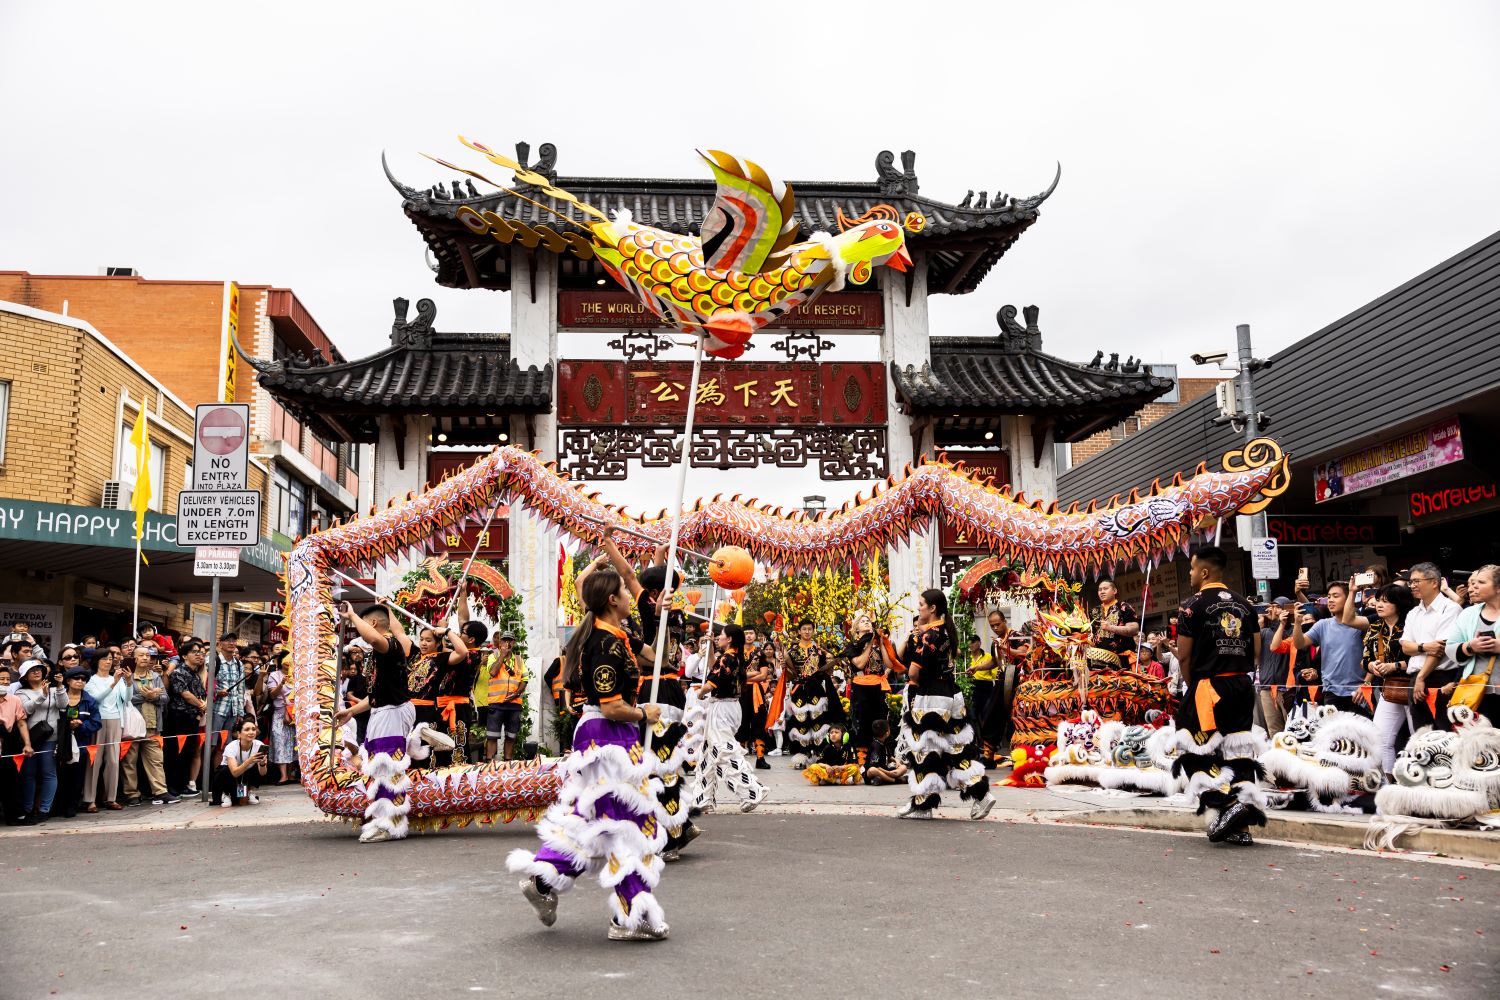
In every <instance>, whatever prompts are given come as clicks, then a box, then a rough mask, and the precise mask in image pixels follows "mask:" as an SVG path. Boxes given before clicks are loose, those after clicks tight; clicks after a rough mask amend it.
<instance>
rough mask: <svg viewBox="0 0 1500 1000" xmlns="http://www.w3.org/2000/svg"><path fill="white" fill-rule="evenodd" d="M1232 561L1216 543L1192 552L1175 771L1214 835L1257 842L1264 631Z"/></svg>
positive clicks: (1182, 622)
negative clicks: (1232, 574)
mask: <svg viewBox="0 0 1500 1000" xmlns="http://www.w3.org/2000/svg"><path fill="white" fill-rule="evenodd" d="M1227 565H1228V559H1227V558H1226V557H1225V555H1224V550H1223V549H1221V548H1219V547H1218V546H1215V545H1209V546H1205V547H1203V548H1201V549H1199V550H1198V551H1197V552H1195V553H1193V561H1192V569H1191V570H1190V571H1189V573H1188V581H1189V583H1191V585H1192V586H1193V588H1194V589H1195V590H1196V591H1197V593H1196V594H1195V596H1194V597H1193V598H1192V599H1191V600H1190V601H1188V603H1187V604H1186V605H1184V606H1183V608H1182V610H1181V612H1179V614H1178V625H1177V654H1178V657H1179V658H1180V659H1181V661H1182V665H1183V671H1184V674H1185V678H1186V680H1187V685H1188V693H1187V696H1186V697H1185V698H1183V701H1182V707H1181V708H1179V709H1178V710H1177V729H1178V732H1179V734H1180V735H1179V737H1178V739H1179V744H1180V746H1181V747H1182V751H1183V753H1182V756H1181V757H1179V758H1178V759H1177V761H1176V762H1175V763H1174V764H1173V766H1172V771H1173V773H1174V774H1182V773H1185V774H1187V775H1188V787H1187V793H1188V794H1189V795H1193V794H1195V793H1196V795H1197V797H1198V812H1199V813H1200V814H1205V815H1206V816H1207V824H1208V839H1209V840H1211V841H1213V842H1215V843H1229V844H1250V843H1252V841H1251V839H1250V831H1249V829H1248V828H1249V827H1250V826H1252V825H1255V826H1265V825H1266V812H1265V810H1266V797H1265V792H1264V791H1263V790H1262V789H1261V787H1260V784H1259V781H1260V778H1261V777H1262V776H1263V774H1264V772H1263V770H1262V768H1261V766H1260V763H1259V762H1258V761H1257V760H1256V759H1255V757H1256V754H1257V753H1258V752H1259V751H1260V749H1262V748H1261V747H1260V746H1259V743H1260V740H1259V739H1258V738H1256V737H1255V736H1253V735H1252V734H1251V726H1252V725H1253V724H1254V717H1255V683H1254V680H1253V678H1254V675H1255V667H1256V664H1258V663H1259V662H1260V644H1261V638H1260V632H1259V631H1258V630H1257V627H1256V626H1257V618H1256V614H1255V611H1254V609H1253V608H1251V607H1250V604H1249V602H1248V601H1246V600H1245V599H1244V598H1243V597H1241V596H1240V595H1239V594H1236V593H1234V592H1233V591H1232V590H1230V589H1229V588H1228V587H1226V586H1225V585H1224V584H1223V583H1221V582H1220V581H1221V580H1222V579H1223V577H1224V569H1225V567H1226V566H1227Z"/></svg>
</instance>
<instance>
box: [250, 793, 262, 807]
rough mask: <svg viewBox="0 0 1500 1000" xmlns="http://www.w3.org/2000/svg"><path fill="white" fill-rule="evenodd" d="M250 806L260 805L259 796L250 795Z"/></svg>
mask: <svg viewBox="0 0 1500 1000" xmlns="http://www.w3.org/2000/svg"><path fill="white" fill-rule="evenodd" d="M250 804H251V805H252V806H258V805H260V796H259V795H252V796H250Z"/></svg>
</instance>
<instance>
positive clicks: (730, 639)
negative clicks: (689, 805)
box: [693, 625, 767, 812]
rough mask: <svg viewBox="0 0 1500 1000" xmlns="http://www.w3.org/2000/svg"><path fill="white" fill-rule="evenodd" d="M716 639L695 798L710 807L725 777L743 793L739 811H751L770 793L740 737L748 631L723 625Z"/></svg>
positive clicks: (705, 686) (704, 807)
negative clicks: (749, 760) (752, 767)
mask: <svg viewBox="0 0 1500 1000" xmlns="http://www.w3.org/2000/svg"><path fill="white" fill-rule="evenodd" d="M715 641H716V642H717V643H718V656H717V657H715V659H714V662H713V666H712V667H710V668H709V671H708V678H707V679H706V680H705V681H704V682H703V686H702V689H701V690H702V692H703V694H704V695H705V702H706V709H707V719H706V721H705V730H706V731H705V733H704V745H703V759H702V760H701V761H700V762H699V763H698V773H697V777H696V781H695V783H694V788H693V802H694V804H695V805H696V806H697V808H699V809H702V810H704V811H705V812H706V811H708V810H710V809H712V808H713V807H714V803H715V801H716V799H717V797H718V791H719V780H720V779H721V778H722V779H724V780H726V781H728V782H729V787H730V788H731V789H732V790H733V791H734V793H735V794H736V795H737V796H739V800H740V812H750V811H751V810H753V809H754V808H755V807H756V806H758V805H760V804H761V803H762V802H764V801H765V799H766V794H767V793H766V788H765V786H764V785H762V784H761V783H760V782H759V781H758V780H757V779H756V777H755V775H754V773H752V772H751V770H750V768H749V766H748V765H747V764H746V763H745V748H744V747H742V746H740V744H739V741H738V740H737V739H736V734H737V733H738V732H739V730H740V723H741V722H742V721H743V719H742V717H741V715H740V688H741V686H742V685H743V684H744V681H745V630H744V629H743V628H741V627H740V626H738V625H725V626H724V627H723V629H722V630H721V631H720V632H719V633H718V634H717V635H716V636H715ZM726 772H727V773H726Z"/></svg>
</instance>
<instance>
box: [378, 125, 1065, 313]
mask: <svg viewBox="0 0 1500 1000" xmlns="http://www.w3.org/2000/svg"><path fill="white" fill-rule="evenodd" d="M528 152H529V150H528V149H527V147H525V145H524V144H518V145H517V159H518V160H519V161H520V162H521V163H522V164H525V163H526V159H527V154H528ZM540 152H541V159H540V160H539V161H538V162H537V163H534V164H531V165H530V169H532V170H534V171H536V172H537V173H540V174H544V175H546V176H547V177H549V178H552V180H553V182H554V183H555V184H556V185H557V186H558V187H560V188H562V189H563V190H565V191H568V192H571V193H572V194H574V195H577V196H578V198H579V199H580V200H582V201H584V202H586V203H588V204H590V205H593V206H595V207H596V208H599V209H602V210H604V211H605V212H612V211H614V210H615V209H617V208H626V209H629V210H630V212H631V214H632V216H633V217H634V219H635V221H637V222H640V223H643V224H645V225H651V226H659V227H661V228H663V229H668V230H672V231H674V232H681V233H688V234H694V235H695V234H697V233H698V231H699V227H701V226H702V224H703V218H704V215H705V214H707V212H708V208H709V206H710V205H711V204H712V203H713V199H714V190H715V188H714V182H713V181H712V180H710V179H703V180H668V179H657V178H646V179H642V178H616V177H558V176H557V174H556V169H555V164H556V159H557V154H556V150H555V149H553V148H552V147H551V145H550V144H547V145H543V146H542V147H541V149H540ZM902 161H903V164H904V170H903V169H900V168H897V167H896V165H895V156H894V155H892V154H891V153H890V152H888V151H887V152H882V153H881V154H880V155H879V156H877V157H876V159H875V170H876V174H877V177H876V178H875V179H872V180H870V181H868V182H845V181H795V180H794V181H790V182H789V183H790V184H791V186H792V189H793V191H794V192H795V193H796V199H797V218H798V219H799V220H800V221H801V223H802V238H804V239H805V238H807V237H808V236H809V235H811V234H812V233H814V232H816V231H818V230H824V231H829V232H836V231H837V230H838V212H839V211H842V212H843V213H844V214H845V215H846V216H849V217H851V218H852V217H855V216H858V215H861V214H863V213H865V212H866V211H868V210H869V209H870V208H872V207H873V206H875V205H879V204H887V205H891V206H892V207H894V208H895V209H896V210H897V211H899V212H900V213H901V214H902V215H903V216H904V215H905V214H907V213H909V212H920V213H921V214H922V215H923V216H925V217H926V219H927V226H926V228H925V229H924V230H923V231H922V232H921V233H918V234H915V235H911V236H909V237H908V239H909V241H910V243H911V247H912V250H913V252H914V253H925V254H926V256H927V258H928V261H929V270H928V282H927V285H928V291H929V292H933V293H964V292H971V291H973V290H974V289H975V288H977V287H978V286H979V283H980V282H981V281H982V280H983V279H984V276H985V275H986V274H987V273H989V270H990V268H992V267H994V265H995V263H996V262H997V261H999V260H1000V258H1001V257H1002V256H1004V254H1005V252H1006V251H1007V250H1008V249H1010V246H1011V244H1013V243H1014V242H1015V241H1016V240H1017V239H1018V238H1019V237H1020V235H1021V234H1022V233H1023V232H1025V231H1026V229H1027V228H1029V227H1030V226H1031V224H1032V223H1034V222H1036V220H1037V218H1038V215H1039V210H1040V208H1041V204H1042V202H1044V201H1046V200H1047V198H1048V196H1050V195H1051V194H1052V191H1053V189H1054V188H1056V186H1057V181H1056V180H1055V179H1054V180H1053V182H1052V186H1051V187H1049V188H1047V190H1046V191H1043V192H1042V193H1041V194H1037V195H1033V196H1031V197H1023V198H1015V197H1011V196H1008V195H1006V194H1004V193H1003V192H999V191H997V192H996V193H995V197H994V198H993V199H991V198H990V197H989V196H988V192H986V191H981V192H979V195H978V197H977V198H976V197H975V196H974V192H973V191H970V192H969V193H968V195H967V196H965V197H964V199H963V200H962V201H961V202H960V203H959V204H956V205H955V204H950V203H947V202H942V201H937V200H934V199H932V198H928V197H923V196H921V195H919V194H918V193H917V192H918V184H917V176H916V172H915V162H916V154H914V153H912V152H911V151H910V150H908V151H907V152H905V153H903V154H902ZM1060 174H1061V170H1060V168H1059V176H1060ZM386 176H387V177H388V178H389V179H390V182H391V184H392V185H393V186H394V187H395V188H396V190H397V191H398V192H400V194H401V196H402V199H403V202H402V208H403V210H404V211H405V212H406V215H407V217H408V218H409V219H411V221H412V223H413V224H414V225H415V226H416V227H417V229H418V230H419V231H420V232H421V233H422V237H423V239H425V240H426V242H427V246H428V248H429V249H430V250H431V251H432V254H433V256H434V257H435V258H436V259H437V281H438V284H440V285H445V286H448V287H452V288H498V289H508V288H510V286H511V274H510V255H509V253H508V252H506V253H500V252H497V251H498V250H500V249H503V248H501V247H499V246H497V245H496V243H495V241H494V240H493V239H492V238H491V237H489V236H488V235H483V234H480V235H476V234H475V233H474V232H472V231H471V230H469V229H468V228H467V227H466V226H464V225H463V223H462V222H460V221H459V219H458V212H459V210H460V209H461V208H464V207H465V206H467V207H469V208H472V209H474V210H476V211H479V212H484V211H492V212H495V213H496V214H498V215H500V216H502V217H503V218H506V219H513V220H519V221H521V222H524V223H526V224H527V225H530V226H537V225H548V226H552V227H554V228H556V229H558V230H562V231H565V230H567V229H569V228H570V227H568V226H567V224H566V223H563V222H561V220H559V219H557V217H556V216H554V215H553V214H552V213H550V212H547V211H545V210H543V209H541V208H539V207H537V206H536V205H534V204H531V203H529V202H527V201H524V200H522V199H519V198H516V197H515V196H513V195H510V194H505V193H503V192H496V193H493V194H484V195H482V194H480V193H479V191H478V189H477V188H476V187H475V185H474V183H473V181H469V180H465V181H464V184H463V186H460V184H459V182H458V181H453V182H452V185H451V187H448V186H445V185H444V184H442V183H439V184H436V185H434V186H433V187H430V188H426V189H422V190H418V189H416V188H412V187H409V186H407V185H405V184H402V183H401V182H400V181H398V180H396V178H395V177H394V176H393V175H392V174H391V172H390V170H389V168H387V169H386ZM495 180H497V181H500V182H502V183H504V182H505V180H508V178H507V179H504V180H502V178H499V177H496V178H495ZM519 190H520V191H521V192H522V193H524V194H526V195H527V197H533V198H536V199H537V200H540V201H542V202H543V203H544V204H547V205H549V206H550V207H552V208H554V209H557V210H559V211H563V212H567V213H569V214H570V215H571V216H572V217H573V218H577V219H579V220H580V221H583V220H584V218H585V217H584V216H583V215H582V213H579V212H578V211H576V210H574V209H571V208H570V207H569V206H568V205H567V204H566V203H565V202H560V201H557V200H555V199H552V198H547V197H543V196H541V195H540V193H539V192H538V191H537V190H536V189H534V188H520V189H519ZM564 259H565V260H568V258H566V257H565V258H564ZM569 264H570V267H569V268H568V270H566V271H565V276H567V273H568V271H575V272H576V274H577V275H578V276H579V278H580V280H587V279H589V278H591V277H593V276H594V275H595V274H596V273H597V274H600V275H602V273H603V272H602V271H600V270H599V269H598V265H597V264H596V263H594V262H592V261H587V262H573V261H569ZM573 265H576V266H573Z"/></svg>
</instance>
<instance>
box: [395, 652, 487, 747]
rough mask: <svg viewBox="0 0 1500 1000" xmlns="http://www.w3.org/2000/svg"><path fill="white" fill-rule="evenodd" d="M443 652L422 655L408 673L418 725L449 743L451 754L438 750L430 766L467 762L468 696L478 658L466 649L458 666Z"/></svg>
mask: <svg viewBox="0 0 1500 1000" xmlns="http://www.w3.org/2000/svg"><path fill="white" fill-rule="evenodd" d="M449 655H450V654H449V653H448V651H447V650H443V649H439V650H438V651H437V652H435V653H427V654H423V656H422V657H421V658H420V659H419V660H418V661H417V663H416V665H415V666H413V668H412V671H411V684H410V686H411V690H412V701H411V703H412V705H413V706H414V707H415V708H416V710H417V722H418V724H421V723H427V724H428V725H430V726H432V727H433V728H434V729H437V730H439V731H441V732H444V733H446V734H447V735H448V738H449V739H451V740H452V741H453V744H454V747H453V749H452V750H451V751H449V750H440V751H438V752H437V754H436V756H435V757H434V758H433V766H434V767H447V766H448V765H449V764H465V763H467V762H468V761H467V758H466V751H465V749H464V747H465V744H466V743H468V740H469V727H470V726H472V725H473V724H474V703H473V700H472V699H471V698H470V697H469V696H470V693H471V691H472V689H473V687H474V681H475V680H476V679H477V678H478V676H479V661H480V658H481V656H482V654H480V653H479V652H478V651H477V650H470V651H469V653H468V654H467V655H466V656H465V657H464V659H463V661H462V662H461V663H457V664H454V663H450V662H448V657H449Z"/></svg>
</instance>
